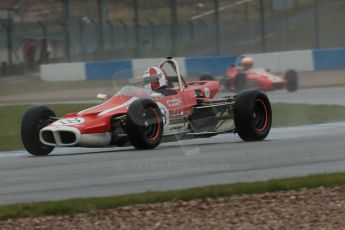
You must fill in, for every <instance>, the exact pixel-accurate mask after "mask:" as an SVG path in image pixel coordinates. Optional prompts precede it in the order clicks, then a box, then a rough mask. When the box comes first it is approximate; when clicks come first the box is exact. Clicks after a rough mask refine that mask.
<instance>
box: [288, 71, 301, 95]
mask: <svg viewBox="0 0 345 230" xmlns="http://www.w3.org/2000/svg"><path fill="white" fill-rule="evenodd" d="M285 79H286V89H287V91H289V92H295V91H296V90H297V89H298V74H297V72H296V70H293V69H289V70H288V71H286V73H285Z"/></svg>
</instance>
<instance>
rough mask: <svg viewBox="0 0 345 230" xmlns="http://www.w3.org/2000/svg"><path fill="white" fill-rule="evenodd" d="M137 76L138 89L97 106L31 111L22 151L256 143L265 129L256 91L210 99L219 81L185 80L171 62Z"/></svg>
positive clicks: (265, 111) (267, 118) (265, 108)
mask: <svg viewBox="0 0 345 230" xmlns="http://www.w3.org/2000/svg"><path fill="white" fill-rule="evenodd" d="M134 72H135V71H134ZM131 73H132V74H133V71H132V70H131ZM140 75H141V76H140V79H142V81H143V83H142V84H141V86H143V85H144V87H137V86H133V85H126V86H124V87H122V88H121V90H119V91H118V92H117V93H116V94H115V95H114V96H112V97H111V98H110V99H107V98H106V95H99V96H98V98H102V99H104V101H103V103H101V104H99V105H97V106H94V107H91V108H88V109H85V110H83V111H80V112H77V113H70V114H67V115H65V116H63V117H61V118H57V117H56V115H55V113H54V111H52V110H51V109H50V108H48V107H46V106H34V107H31V108H30V109H28V111H27V112H26V113H25V114H24V116H23V119H22V124H21V137H22V141H23V144H24V147H25V149H26V150H27V151H28V152H29V153H31V154H33V155H36V156H43V155H48V154H49V153H51V152H52V151H53V149H54V147H56V146H65V147H66V146H70V147H73V146H80V147H108V146H128V145H132V146H134V147H135V148H137V149H154V148H155V147H156V146H158V145H159V144H160V143H161V142H165V141H178V140H181V139H187V138H201V137H203V138H206V137H211V136H214V135H217V134H221V133H238V134H239V136H240V137H241V138H242V139H243V140H245V141H259V140H263V139H265V138H266V136H267V135H268V133H269V131H270V129H271V122H272V112H271V105H270V102H269V100H268V98H267V96H266V95H265V94H264V93H263V92H261V91H259V90H245V91H243V92H241V93H240V94H238V95H236V96H226V97H224V98H215V95H216V93H217V91H218V89H219V86H220V85H219V82H217V81H191V82H186V81H185V80H184V78H183V77H182V76H181V74H180V70H179V66H178V63H177V62H176V61H175V60H174V59H172V58H166V59H164V60H163V61H162V62H161V63H160V65H159V67H149V68H147V69H146V70H145V71H144V74H140ZM132 76H133V75H132ZM134 79H136V77H134ZM138 79H139V78H138ZM138 79H136V80H138ZM136 83H137V82H136Z"/></svg>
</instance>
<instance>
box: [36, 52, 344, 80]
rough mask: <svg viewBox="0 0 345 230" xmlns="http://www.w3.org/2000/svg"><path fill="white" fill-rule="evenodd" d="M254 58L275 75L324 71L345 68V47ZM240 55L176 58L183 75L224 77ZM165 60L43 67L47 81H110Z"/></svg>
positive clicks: (133, 60)
mask: <svg viewBox="0 0 345 230" xmlns="http://www.w3.org/2000/svg"><path fill="white" fill-rule="evenodd" d="M244 55H248V56H251V57H253V58H254V62H255V67H262V68H267V69H270V70H271V71H272V72H285V71H286V70H288V69H295V70H297V71H322V70H339V69H345V48H339V49H320V50H297V51H285V52H273V53H260V54H244ZM237 58H238V55H228V56H205V57H186V58H183V57H181V58H176V59H177V61H178V63H179V64H180V71H181V73H182V75H184V76H200V75H202V74H211V75H222V74H224V73H225V71H226V69H227V68H228V67H229V66H230V65H232V64H234V63H235V61H236V59H237ZM161 60H162V58H148V59H128V60H113V61H98V62H85V63H60V64H48V65H41V78H42V80H45V81H77V80H110V79H128V78H135V77H139V76H141V74H142V71H143V69H144V67H145V66H149V65H158V63H160V61H161ZM116 73H120V74H116Z"/></svg>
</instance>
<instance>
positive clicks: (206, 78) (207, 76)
mask: <svg viewBox="0 0 345 230" xmlns="http://www.w3.org/2000/svg"><path fill="white" fill-rule="evenodd" d="M200 81H214V77H213V76H212V75H210V74H204V75H201V76H200Z"/></svg>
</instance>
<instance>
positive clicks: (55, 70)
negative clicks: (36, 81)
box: [41, 62, 86, 81]
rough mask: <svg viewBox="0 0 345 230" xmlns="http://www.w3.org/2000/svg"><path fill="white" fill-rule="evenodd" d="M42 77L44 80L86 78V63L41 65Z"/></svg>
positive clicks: (76, 79)
mask: <svg viewBox="0 0 345 230" xmlns="http://www.w3.org/2000/svg"><path fill="white" fill-rule="evenodd" d="M41 79H42V80H44V81H78V80H86V72H85V63H82V62H81V63H59V64H48V65H41Z"/></svg>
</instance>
